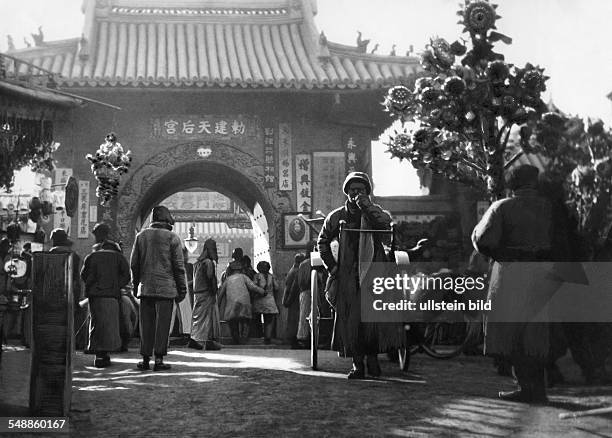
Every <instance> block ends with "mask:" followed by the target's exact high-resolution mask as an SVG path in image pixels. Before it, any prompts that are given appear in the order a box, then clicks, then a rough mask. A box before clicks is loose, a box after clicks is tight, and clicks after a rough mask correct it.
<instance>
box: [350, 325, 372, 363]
mask: <svg viewBox="0 0 612 438" xmlns="http://www.w3.org/2000/svg"><path fill="white" fill-rule="evenodd" d="M365 324H368V323H363V322H362V323H360V324H359V329H358V330H359V331H358V334H357V336H358V342H357V344H356V345H355V351H354V352H353V368H355V369H359V368H363V360H364V358H367V357H368V356H371V357H377V356H378V341H377V339H376V338H375V336H373V335H372V333H373V329H372V328H371V327H366V326H365ZM368 333H369V334H370V336H369V337H368V336H367V334H368Z"/></svg>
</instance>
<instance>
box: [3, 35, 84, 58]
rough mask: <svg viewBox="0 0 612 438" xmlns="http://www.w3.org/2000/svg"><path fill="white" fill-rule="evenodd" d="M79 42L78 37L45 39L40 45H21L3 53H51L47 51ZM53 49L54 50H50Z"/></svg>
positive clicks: (71, 45)
mask: <svg viewBox="0 0 612 438" xmlns="http://www.w3.org/2000/svg"><path fill="white" fill-rule="evenodd" d="M78 43H79V38H78V37H73V38H66V39H63V40H53V41H45V42H43V43H42V44H41V45H40V46H32V47H23V48H19V49H14V50H7V51H6V52H5V53H6V54H7V55H13V56H16V55H20V54H28V55H36V53H37V52H44V53H45V54H49V55H50V54H51V53H47V52H53V53H56V52H57V51H60V50H66V49H74V48H75V46H76V45H78ZM50 49H55V50H50Z"/></svg>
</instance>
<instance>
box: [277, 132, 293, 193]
mask: <svg viewBox="0 0 612 438" xmlns="http://www.w3.org/2000/svg"><path fill="white" fill-rule="evenodd" d="M291 161H292V160H291V125H289V124H288V123H279V124H278V189H279V190H282V191H292V190H293V172H292V170H293V166H292V163H291Z"/></svg>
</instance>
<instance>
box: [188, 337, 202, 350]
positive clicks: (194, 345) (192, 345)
mask: <svg viewBox="0 0 612 438" xmlns="http://www.w3.org/2000/svg"><path fill="white" fill-rule="evenodd" d="M187 347H188V348H193V349H194V350H203V349H204V346H203V345H202V344H200V343H199V342H197V341H194V340H193V339H191V338H189V342H188V343H187Z"/></svg>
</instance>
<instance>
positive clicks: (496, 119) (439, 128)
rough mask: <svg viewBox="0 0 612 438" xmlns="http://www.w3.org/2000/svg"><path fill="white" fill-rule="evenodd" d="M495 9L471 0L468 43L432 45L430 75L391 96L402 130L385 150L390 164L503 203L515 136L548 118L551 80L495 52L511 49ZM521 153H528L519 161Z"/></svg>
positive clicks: (425, 61)
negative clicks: (406, 165)
mask: <svg viewBox="0 0 612 438" xmlns="http://www.w3.org/2000/svg"><path fill="white" fill-rule="evenodd" d="M496 8H497V5H494V4H490V3H489V2H488V1H484V0H476V1H470V0H466V3H465V6H464V8H463V9H462V10H461V11H459V12H458V14H459V15H461V17H462V21H461V22H460V23H462V24H463V25H464V26H465V28H464V29H463V32H465V33H468V34H469V39H470V41H469V42H468V41H466V40H463V39H460V40H457V41H455V42H453V43H452V44H449V43H448V42H447V41H445V40H444V39H442V38H433V39H431V41H430V44H429V45H428V46H427V47H426V50H425V51H424V52H423V53H422V55H421V63H422V65H423V68H424V70H425V75H424V76H423V77H420V78H419V79H417V80H416V83H415V85H414V88H413V89H409V88H408V87H406V86H403V85H400V86H396V87H393V88H391V89H390V90H389V92H388V94H387V96H386V98H385V101H384V103H383V105H384V106H385V108H386V111H388V112H389V113H390V114H391V116H392V117H395V118H396V119H398V120H400V121H401V124H402V128H400V129H399V131H396V132H395V135H391V136H390V138H389V140H388V141H387V142H386V144H387V146H388V148H389V152H390V153H391V155H392V156H393V157H397V158H400V159H407V160H410V162H411V163H412V165H413V166H414V167H416V168H417V169H420V168H425V167H428V168H430V169H432V170H433V171H434V172H437V173H440V174H442V175H444V176H446V177H447V178H449V179H451V180H456V181H460V182H463V183H466V184H468V185H470V186H472V187H475V188H477V189H481V190H482V191H484V192H486V193H488V194H489V196H490V197H491V198H492V199H495V198H498V197H500V196H502V195H503V193H504V175H503V173H504V169H506V168H507V167H508V166H509V164H510V163H511V162H512V161H514V160H515V159H516V158H517V157H518V156H517V155H515V156H514V157H508V150H509V149H508V140H509V138H510V133H511V132H512V131H513V130H514V131H516V129H517V128H519V127H520V129H521V130H522V132H523V135H527V132H528V129H529V128H528V126H527V123H528V122H531V123H534V122H536V121H537V120H539V119H540V118H541V116H542V114H543V113H544V112H546V111H547V107H546V105H545V103H544V102H543V101H542V99H541V97H540V96H541V93H542V92H543V91H545V90H546V85H545V82H546V80H547V79H548V78H547V77H546V76H544V74H543V69H542V68H539V67H538V66H534V65H532V64H526V65H525V67H523V68H519V67H516V66H514V65H512V64H509V63H507V62H506V61H505V60H504V56H503V55H502V54H499V53H495V52H494V51H493V44H494V43H496V42H499V41H501V42H503V43H505V44H510V43H511V42H512V40H511V39H510V38H508V37H507V36H505V35H503V34H501V33H498V32H496V31H495V30H494V29H496V27H495V22H496V20H497V19H498V18H501V17H499V16H498V15H497V13H496ZM468 45H470V46H471V47H468ZM468 49H469V50H468ZM457 61H460V62H457ZM522 144H523V143H521V145H522ZM523 152H531V151H530V150H529V149H528V147H527V148H523V150H522V151H518V152H517V154H518V155H520V154H522V153H523Z"/></svg>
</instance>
